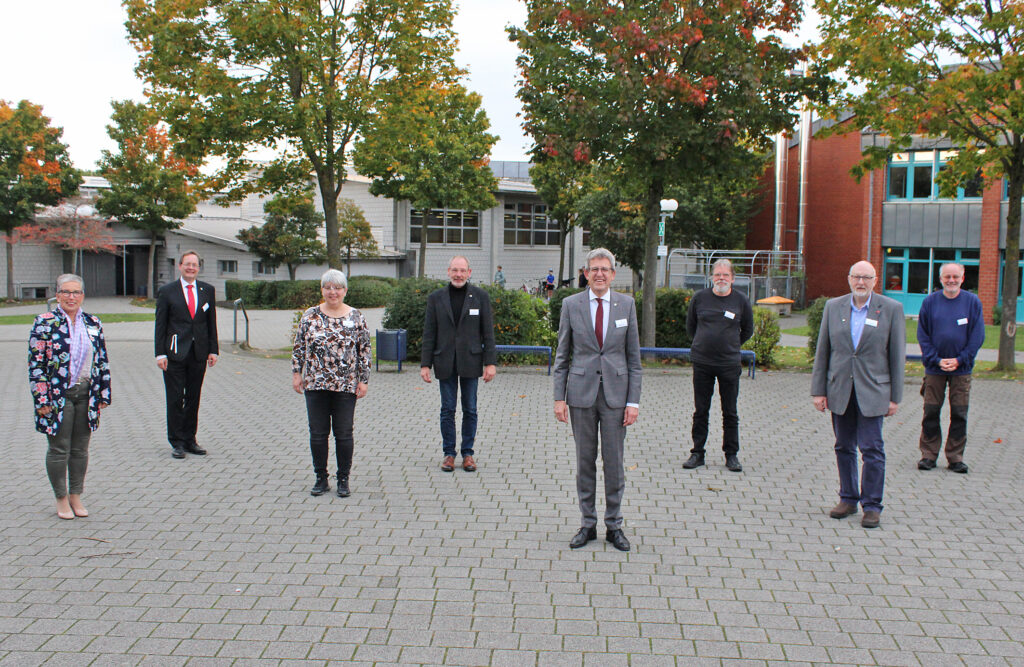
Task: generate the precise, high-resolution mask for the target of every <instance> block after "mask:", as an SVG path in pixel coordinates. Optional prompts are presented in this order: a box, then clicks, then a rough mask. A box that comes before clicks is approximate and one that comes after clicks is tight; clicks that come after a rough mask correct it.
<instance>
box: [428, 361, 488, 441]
mask: <svg viewBox="0 0 1024 667" xmlns="http://www.w3.org/2000/svg"><path fill="white" fill-rule="evenodd" d="M479 380H480V378H461V377H459V376H457V375H453V376H451V377H450V378H447V379H445V380H438V381H437V382H438V384H439V385H440V387H441V446H442V447H443V448H444V455H445V456H455V399H456V398H457V397H458V392H459V385H462V455H463V456H472V455H473V441H474V440H475V439H476V386H477V383H478V382H479Z"/></svg>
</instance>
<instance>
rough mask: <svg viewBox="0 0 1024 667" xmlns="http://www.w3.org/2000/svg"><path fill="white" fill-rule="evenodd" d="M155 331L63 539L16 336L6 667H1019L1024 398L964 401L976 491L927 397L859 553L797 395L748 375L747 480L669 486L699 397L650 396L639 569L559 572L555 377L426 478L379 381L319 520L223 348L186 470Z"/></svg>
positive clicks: (986, 395)
mask: <svg viewBox="0 0 1024 667" xmlns="http://www.w3.org/2000/svg"><path fill="white" fill-rule="evenodd" d="M151 327H152V325H151V324H148V323H126V324H110V325H107V326H106V332H107V335H108V339H109V344H108V348H109V351H110V359H111V370H112V373H113V388H114V396H113V405H112V406H111V408H110V409H109V411H107V412H105V414H104V416H103V421H102V426H101V428H100V430H99V431H98V432H97V433H96V434H95V435H94V438H93V441H92V458H91V464H90V473H89V477H88V480H87V488H86V494H85V496H84V499H85V501H86V504H87V506H88V507H89V509H90V511H91V513H92V516H90V517H89V518H87V519H76V520H74V521H61V520H60V519H58V518H57V516H56V514H55V511H54V507H53V498H52V494H51V491H50V488H49V485H48V483H47V481H46V475H45V471H44V467H43V456H44V452H45V449H46V444H45V438H44V437H43V436H42V435H40V434H37V433H35V432H34V431H33V430H32V421H31V419H30V410H31V403H30V397H29V392H28V387H27V372H26V361H25V360H26V344H25V338H26V337H27V334H28V327H27V326H20V327H16V326H4V327H0V378H2V380H3V387H2V388H0V400H2V405H3V410H2V411H0V430H2V431H3V433H4V434H5V435H4V437H3V439H2V440H0V455H2V459H3V461H4V463H3V474H2V475H0V494H2V497H3V498H4V503H3V508H4V509H3V512H2V515H0V530H2V532H0V536H2V541H0V665H35V664H43V663H45V664H66V665H89V664H92V665H186V664H188V665H250V664H268V665H279V664H300V663H301V664H318V665H323V664H366V665H370V664H374V665H384V664H403V665H419V664H423V665H435V664H436V665H442V664H443V665H496V666H498V665H537V666H547V665H586V666H590V665H623V666H625V665H630V666H640V665H702V664H710V665H724V664H744V665H748V664H749V665H763V664H769V663H777V664H780V663H785V664H799V663H804V664H857V665H876V664H877V665H928V666H931V665H961V664H965V665H1006V664H1011V665H1024V542H1022V540H1024V485H1022V484H1021V475H1022V472H1024V464H1022V461H1021V459H1022V456H1021V454H1022V451H1021V449H1022V448H1021V441H1022V432H1024V409H1022V407H1024V385H1022V384H1021V383H1011V382H991V381H976V382H975V385H974V390H973V400H972V404H971V416H970V433H969V441H968V448H967V453H966V461H967V463H968V464H969V465H970V466H971V473H970V474H969V475H966V476H964V475H956V474H953V473H950V472H949V471H947V470H945V468H944V467H941V466H940V468H939V469H937V470H934V471H931V472H927V473H923V472H919V471H918V470H917V469H916V465H915V464H916V461H917V459H918V458H919V452H918V450H917V434H918V420H919V417H920V407H921V399H920V396H919V395H918V393H917V386H918V384H919V380H917V379H913V378H911V379H910V380H909V382H908V386H907V391H906V398H905V401H904V403H903V405H902V406H901V410H900V412H899V414H898V415H897V416H896V417H894V418H892V419H890V420H887V426H886V430H885V435H886V444H887V448H888V474H887V478H886V479H887V489H886V496H885V499H886V503H887V505H886V510H885V512H884V513H883V515H882V527H881V528H880V529H878V530H874V531H867V530H865V529H863V528H861V527H860V523H859V516H858V517H851V518H849V519H846V520H843V521H835V520H833V519H830V518H829V517H828V516H827V513H826V512H827V510H828V508H830V507H831V506H832V505H833V504H835V502H836V500H837V496H836V488H837V481H836V472H835V459H834V455H833V453H832V438H831V428H830V423H829V419H828V418H827V417H826V416H824V415H821V414H819V413H817V412H815V411H814V410H813V408H812V406H811V402H810V398H809V396H808V388H809V376H807V375H801V374H787V373H767V372H758V373H757V378H756V379H754V380H751V379H750V378H748V377H747V376H746V375H744V377H743V381H742V385H741V390H740V417H741V445H742V449H741V452H740V456H741V460H742V462H743V465H744V467H745V470H744V472H743V473H742V474H734V473H729V472H728V471H726V470H725V468H724V466H723V459H722V457H721V456H720V455H719V453H718V450H717V445H715V446H712V447H711V448H709V453H710V454H711V455H710V456H709V458H708V460H709V463H710V465H709V466H708V467H705V468H702V469H698V470H696V471H687V470H683V469H682V462H683V461H684V460H685V459H686V457H687V455H688V450H689V443H688V440H689V424H690V414H689V413H690V411H691V410H692V400H691V385H690V374H689V372H688V370H685V369H682V370H681V369H673V370H671V371H667V372H664V371H660V370H653V369H649V370H647V371H646V372H645V376H644V393H643V399H642V405H641V411H640V421H639V423H638V424H637V426H635V427H633V428H632V429H631V430H630V435H629V437H628V439H627V441H626V445H627V452H626V465H627V468H628V471H627V478H628V479H627V487H626V498H625V503H624V508H623V510H624V514H625V516H626V526H625V530H626V534H627V535H628V537H629V538H630V540H631V541H632V543H633V551H632V552H630V553H628V554H623V553H620V552H618V551H615V550H614V549H613V548H612V547H611V545H608V544H606V543H605V542H604V541H603V538H602V539H599V540H598V541H596V542H593V543H591V544H590V545H588V546H587V547H584V548H583V549H580V550H578V551H570V550H569V549H568V547H567V543H568V540H569V539H570V538H571V537H572V535H573V533H574V532H575V530H576V529H577V528H578V525H579V513H578V510H577V507H576V501H575V484H574V478H573V470H574V454H573V451H574V450H573V446H572V438H571V435H570V432H569V428H568V427H567V426H565V425H561V424H557V423H556V422H555V420H554V418H553V416H552V402H551V381H550V378H549V377H548V376H547V375H545V373H544V370H543V369H541V370H538V369H537V368H536V367H529V368H516V369H509V368H500V369H499V374H498V377H497V378H496V379H495V381H494V382H492V383H490V384H489V385H486V386H484V387H482V388H481V392H480V408H481V411H480V438H479V444H478V446H477V453H478V455H479V456H478V460H479V463H480V470H479V471H478V472H476V473H472V474H470V473H464V472H461V470H458V471H456V472H455V473H454V474H446V473H443V472H441V471H440V470H439V469H438V463H439V460H440V445H439V442H438V440H439V438H438V434H437V412H438V407H439V398H438V393H437V387H436V385H429V386H428V385H424V383H423V382H421V381H420V379H419V377H418V375H417V373H416V372H415V371H416V369H415V366H413V367H406V369H405V370H404V371H403V372H402V373H401V374H399V373H397V372H394V371H393V370H391V371H390V372H381V373H374V374H373V375H372V377H371V380H370V393H369V395H368V396H367V397H366V398H365V399H363V400H361V401H360V402H359V406H358V408H357V411H356V462H355V465H354V468H353V472H352V486H353V495H352V497H350V498H348V499H340V498H337V497H335V496H334V495H333V493H332V494H331V495H328V496H323V497H319V498H313V497H311V496H310V495H309V493H308V489H309V486H310V485H311V484H312V482H313V475H312V472H311V466H310V460H309V459H310V456H309V450H308V444H307V440H306V421H305V410H304V404H303V401H302V399H301V397H299V396H298V395H297V394H295V393H294V392H293V391H292V390H291V387H290V377H289V371H290V369H289V362H288V361H286V360H283V359H268V358H264V357H260V356H257V355H251V354H245V353H241V354H239V353H232V352H231V351H230V349H229V347H230V346H228V345H226V344H225V345H224V348H223V350H222V351H223V354H222V357H221V362H220V363H219V364H218V365H217V367H216V368H214V369H213V370H212V371H210V372H209V374H208V375H207V380H206V384H205V389H204V401H203V409H202V412H201V417H200V433H199V441H200V443H201V444H202V445H203V446H204V447H206V448H207V449H209V450H210V455H209V456H207V457H205V458H199V457H194V456H189V457H188V458H187V459H186V460H184V461H176V460H173V459H171V457H170V447H169V446H168V445H167V442H166V439H165V437H164V399H163V385H162V382H161V377H160V373H159V371H158V370H157V368H156V366H155V364H154V363H153V355H152V344H151V342H150V339H149V336H150V335H151V334H150V332H151ZM221 329H222V335H223V336H224V337H225V338H230V320H229V319H226V318H225V321H222V323H221ZM717 409H718V408H717V404H716V405H715V406H714V407H713V408H712V410H713V414H714V412H715V411H717ZM715 421H716V419H712V424H714V423H715ZM720 438H721V431H720V424H718V425H715V426H713V430H712V435H711V442H713V443H715V442H720ZM332 451H333V445H332ZM940 463H944V462H942V461H940ZM331 467H332V471H333V454H332V464H331ZM332 486H333V480H332ZM598 488H599V489H600V488H602V487H601V485H600V483H599V485H598ZM602 506H603V498H601V497H600V495H599V509H600V508H601V507H602Z"/></svg>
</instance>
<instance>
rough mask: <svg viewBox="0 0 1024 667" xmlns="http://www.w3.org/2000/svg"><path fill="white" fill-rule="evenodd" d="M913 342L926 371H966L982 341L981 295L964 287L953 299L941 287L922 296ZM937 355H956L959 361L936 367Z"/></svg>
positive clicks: (968, 369) (930, 373)
mask: <svg viewBox="0 0 1024 667" xmlns="http://www.w3.org/2000/svg"><path fill="white" fill-rule="evenodd" d="M917 342H918V343H920V345H921V354H922V356H923V357H924V372H925V373H927V374H928V375H967V374H969V373H970V372H971V369H973V368H974V357H975V356H977V354H978V350H979V349H981V344H982V343H983V342H985V321H984V316H983V315H982V314H981V299H979V298H978V297H977V296H976V295H974V294H972V293H971V292H968V291H966V290H960V293H959V294H957V296H956V298H955V299H949V298H946V296H945V295H944V294H943V293H942V290H937V291H935V292H932V293H931V294H929V295H928V296H926V297H925V298H924V302H923V303H922V304H921V311H920V313H919V314H918V319H917ZM940 359H956V360H957V361H959V362H960V365H959V366H958V367H957V369H956V370H955V371H949V372H947V371H944V370H942V369H940V368H939V360H940Z"/></svg>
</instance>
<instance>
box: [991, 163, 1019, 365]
mask: <svg viewBox="0 0 1024 667" xmlns="http://www.w3.org/2000/svg"><path fill="white" fill-rule="evenodd" d="M1018 152H1019V151H1018ZM1016 162H1017V165H1016V168H1015V169H1013V170H1012V171H1011V173H1010V174H1009V176H1010V181H1009V184H1008V185H1007V190H1008V192H1007V196H1008V198H1009V206H1008V208H1007V212H1006V255H1005V260H1004V262H1003V300H1002V306H1003V314H1002V320H1001V324H1000V327H999V361H998V362H996V369H997V370H1002V371H1010V372H1013V371H1016V369H1017V365H1016V359H1015V356H1016V353H1015V350H1014V348H1015V347H1016V342H1017V297H1018V296H1019V295H1018V294H1017V291H1018V290H1017V276H1018V274H1019V272H1020V267H1019V266H1018V262H1020V209H1021V202H1020V198H1021V195H1022V194H1024V161H1021V160H1016Z"/></svg>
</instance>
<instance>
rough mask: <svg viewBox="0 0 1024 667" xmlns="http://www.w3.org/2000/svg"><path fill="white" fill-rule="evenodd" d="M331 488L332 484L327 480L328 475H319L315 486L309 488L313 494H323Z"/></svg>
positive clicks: (310, 493)
mask: <svg viewBox="0 0 1024 667" xmlns="http://www.w3.org/2000/svg"><path fill="white" fill-rule="evenodd" d="M330 490H331V485H330V484H329V483H328V482H327V475H317V476H316V483H315V484H314V485H313V488H312V489H310V490H309V495H311V496H322V495H324V494H325V493H327V492H328V491H330Z"/></svg>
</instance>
